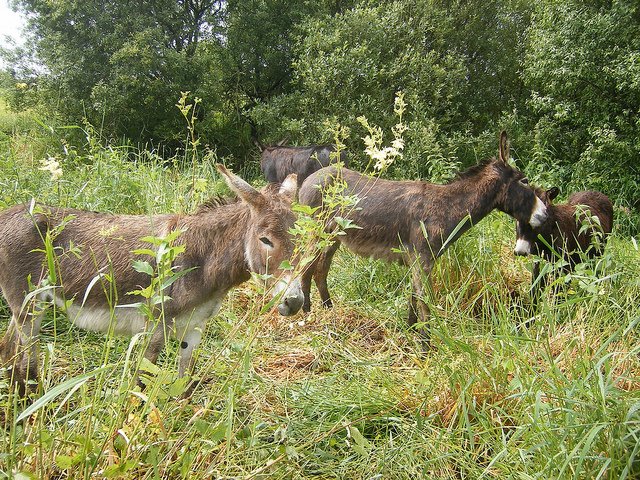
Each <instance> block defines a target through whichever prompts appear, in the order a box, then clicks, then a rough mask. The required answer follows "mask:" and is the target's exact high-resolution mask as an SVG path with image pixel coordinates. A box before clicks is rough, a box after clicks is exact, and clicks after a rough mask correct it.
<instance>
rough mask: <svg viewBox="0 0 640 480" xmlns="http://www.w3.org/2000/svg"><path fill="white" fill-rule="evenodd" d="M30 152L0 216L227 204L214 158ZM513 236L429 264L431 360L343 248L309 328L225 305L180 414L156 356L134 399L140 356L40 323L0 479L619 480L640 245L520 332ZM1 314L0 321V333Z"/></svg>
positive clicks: (633, 467)
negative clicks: (54, 170) (33, 379)
mask: <svg viewBox="0 0 640 480" xmlns="http://www.w3.org/2000/svg"><path fill="white" fill-rule="evenodd" d="M41 138H42V137H41V136H40V137H37V138H35V139H33V141H29V139H28V138H26V137H24V136H22V135H21V134H20V133H14V134H12V135H10V136H7V137H6V138H5V139H4V140H2V142H1V150H0V204H1V205H0V206H2V207H4V206H6V205H10V204H13V203H17V202H22V201H29V199H30V198H33V197H35V198H37V199H38V200H39V201H44V202H48V203H53V204H56V205H64V206H73V207H80V208H87V209H92V210H101V211H112V212H127V213H152V212H160V211H190V210H192V209H193V208H194V207H195V205H197V204H198V203H199V202H200V201H202V200H203V199H205V198H206V197H208V196H209V195H211V194H212V193H218V192H222V191H224V190H223V188H224V187H223V186H222V185H223V184H222V182H221V181H219V179H218V178H217V176H216V174H215V173H214V169H213V168H212V162H211V161H210V160H211V159H209V161H205V162H203V163H201V164H199V165H198V166H197V167H196V168H197V170H196V171H195V172H193V171H191V170H190V161H184V159H182V158H179V159H174V160H175V161H169V162H165V161H161V159H159V158H157V157H156V156H154V155H153V154H150V153H148V152H144V151H138V150H135V149H131V148H124V147H122V148H118V147H113V148H103V147H100V146H98V145H93V146H91V147H90V148H89V149H88V151H87V152H83V153H78V152H75V153H71V154H68V155H64V154H62V153H60V152H61V147H60V144H57V145H56V143H55V142H50V141H47V142H43V143H42V144H41V145H38V146H37V149H36V148H35V147H34V145H36V143H37V142H38V141H39V140H38V139H41ZM36 151H40V152H41V155H36V154H35V153H34V152H36ZM52 152H53V153H57V157H58V159H59V160H60V161H61V166H62V169H63V176H62V178H61V179H60V180H59V181H56V182H52V181H51V179H50V175H49V173H48V172H45V171H41V170H38V168H39V167H40V160H41V158H42V157H43V156H45V155H49V154H51V153H52ZM194 179H196V180H197V181H196V185H197V188H196V189H195V190H194V189H193V186H194ZM513 237H514V225H513V222H512V221H511V220H510V219H509V218H508V217H507V216H505V215H504V214H498V213H495V214H492V215H491V216H490V217H489V218H487V219H485V220H484V221H483V222H482V223H481V224H480V225H479V226H477V227H476V228H474V229H472V230H471V231H470V232H469V233H467V234H466V235H465V236H464V237H463V238H461V239H460V240H459V241H458V242H457V243H456V244H455V245H454V246H453V247H452V248H451V249H450V250H449V251H448V252H447V253H446V254H445V255H444V256H443V258H441V259H440V261H439V263H438V266H437V267H436V269H435V271H434V274H433V279H434V288H433V290H434V293H433V298H432V299H431V300H430V305H431V310H432V313H433V315H432V317H433V318H432V320H431V328H432V334H433V337H434V341H433V348H432V349H431V350H430V351H428V352H423V351H422V348H421V346H420V343H419V342H418V339H417V338H416V336H415V334H414V333H413V332H411V331H409V330H408V329H407V328H406V327H405V323H404V318H405V316H406V314H407V298H408V294H409V289H408V288H409V287H408V275H407V272H406V270H405V269H404V268H403V267H400V266H395V265H387V264H384V263H380V262H372V261H369V260H366V259H361V258H358V257H355V256H354V255H352V254H350V253H348V252H346V251H342V250H341V251H339V253H338V254H337V257H336V260H335V262H334V266H333V269H332V272H331V275H330V288H331V289H332V292H333V295H334V304H335V308H333V309H332V310H322V309H320V308H319V307H318V298H317V294H316V292H315V291H314V292H313V294H314V307H315V309H314V310H313V311H312V313H311V314H309V315H306V316H305V315H302V314H300V315H298V316H296V317H293V318H283V317H279V316H278V315H277V314H276V313H274V312H268V313H266V314H260V311H261V307H262V305H263V304H264V298H263V294H262V293H261V292H260V290H259V289H258V288H256V286H255V285H253V284H251V283H247V284H245V285H243V286H241V287H239V288H238V289H236V290H235V291H234V292H233V293H232V294H231V295H229V297H228V298H227V300H226V301H225V304H224V307H223V310H222V311H221V313H220V315H219V316H218V317H216V318H214V319H212V320H211V321H210V323H209V326H208V329H207V332H206V335H205V338H204V340H203V344H202V346H201V348H200V350H199V355H198V362H197V367H196V374H197V375H198V376H199V377H201V378H202V379H203V383H202V385H201V386H200V387H199V388H198V389H197V390H196V391H195V394H194V396H193V397H192V398H191V399H190V400H179V399H176V398H175V397H174V396H172V393H175V392H176V391H179V388H178V387H176V386H175V383H173V382H174V380H175V374H176V372H177V365H176V357H177V356H176V350H177V349H176V345H175V344H174V343H171V344H170V345H168V348H167V350H166V352H165V354H163V355H162V357H161V359H160V362H159V367H160V368H159V369H158V375H157V377H156V378H155V380H150V386H149V387H148V388H147V389H146V390H145V391H144V392H140V391H139V390H138V389H137V388H134V375H133V369H134V368H135V365H137V364H138V363H139V362H140V357H141V350H142V349H141V341H142V340H140V339H139V341H138V342H131V341H130V340H129V339H126V338H107V337H105V336H104V335H102V334H94V333H89V332H85V331H81V330H78V329H76V328H73V327H70V326H69V324H68V322H67V321H66V320H65V319H64V318H62V317H60V318H54V317H48V318H47V320H46V321H45V323H44V325H43V331H42V336H41V342H40V344H41V364H40V374H41V379H42V389H41V397H40V398H41V400H40V402H41V404H36V403H34V404H32V407H31V408H32V409H34V410H35V411H33V413H31V414H30V415H28V416H27V417H26V418H24V419H20V420H18V419H19V416H20V415H21V412H24V406H23V405H20V404H19V400H18V399H17V398H16V397H15V396H13V395H12V394H11V393H10V392H9V389H8V385H7V383H6V381H5V380H0V419H2V420H3V421H4V424H5V428H4V430H1V433H0V476H1V475H4V476H8V477H11V476H18V475H22V478H87V479H88V478H102V477H112V478H113V477H120V478H151V479H153V478H228V479H230V478H234V479H235V478H291V479H293V478H322V479H332V478H335V479H341V478H349V479H377V478H380V479H396V478H397V479H413V478H438V479H458V478H474V479H475V478H518V479H534V478H540V479H548V478H585V479H591V478H598V477H599V478H637V477H638V476H639V475H640V455H639V452H638V450H639V449H640V446H639V445H640V441H639V439H638V436H639V435H640V375H639V373H640V360H639V358H640V357H639V354H640V344H639V342H638V338H639V335H638V332H639V326H638V323H639V322H640V307H639V306H638V298H639V297H640V281H639V280H638V279H639V278H640V252H639V251H638V248H637V246H636V245H635V244H634V243H633V242H632V240H631V238H629V237H626V238H625V237H623V236H622V235H619V234H616V235H614V236H613V237H612V238H611V241H610V243H609V246H608V248H607V254H606V256H605V260H606V261H604V262H603V263H604V264H605V265H604V267H603V271H601V272H600V273H599V274H598V276H595V275H592V274H589V272H586V273H585V274H584V278H582V279H579V278H578V279H574V280H573V281H572V282H571V283H570V285H569V286H568V287H566V288H564V289H562V290H561V292H560V293H559V294H558V295H557V296H552V295H549V294H548V295H545V296H544V297H543V299H542V302H541V305H540V309H539V311H538V313H537V314H536V316H535V322H534V323H533V324H532V325H531V326H529V327H528V328H526V327H525V326H524V325H525V324H526V323H527V322H528V321H529V320H530V318H531V316H532V312H531V309H530V298H529V294H528V288H529V281H530V280H529V277H530V274H529V272H528V270H527V269H528V268H529V264H530V260H522V259H516V258H514V257H513V255H512V253H511V249H512V246H513ZM605 277H608V279H607V280H605V281H601V282H600V281H598V280H599V279H601V278H605ZM8 315H9V312H8V311H7V309H6V307H4V305H2V310H1V311H0V330H2V331H4V329H5V328H6V323H7V320H8ZM82 375H89V376H88V377H86V378H85V377H82ZM65 382H67V383H65ZM56 389H58V390H56ZM37 407H39V408H37Z"/></svg>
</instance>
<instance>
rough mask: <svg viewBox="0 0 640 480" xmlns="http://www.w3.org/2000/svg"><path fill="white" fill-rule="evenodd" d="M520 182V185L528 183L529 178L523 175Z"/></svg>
mask: <svg viewBox="0 0 640 480" xmlns="http://www.w3.org/2000/svg"><path fill="white" fill-rule="evenodd" d="M520 183H521V184H522V185H529V179H528V178H527V177H524V178H523V179H521V180H520Z"/></svg>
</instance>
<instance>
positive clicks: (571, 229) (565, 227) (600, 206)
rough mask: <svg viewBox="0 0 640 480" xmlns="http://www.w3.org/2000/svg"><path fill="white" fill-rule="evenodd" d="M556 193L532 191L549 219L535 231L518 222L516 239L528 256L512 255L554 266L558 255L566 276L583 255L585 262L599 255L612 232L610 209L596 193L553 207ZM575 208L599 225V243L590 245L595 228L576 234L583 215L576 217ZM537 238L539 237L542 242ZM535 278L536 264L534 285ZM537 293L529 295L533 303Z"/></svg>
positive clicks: (582, 194) (605, 199)
mask: <svg viewBox="0 0 640 480" xmlns="http://www.w3.org/2000/svg"><path fill="white" fill-rule="evenodd" d="M558 193H559V190H558V189H557V188H555V187H554V188H551V189H549V190H546V191H545V190H542V189H536V195H537V196H538V197H539V198H540V199H541V200H542V201H543V202H544V203H545V205H546V206H547V211H548V212H549V218H548V219H547V221H546V222H544V224H543V225H542V226H540V227H538V228H533V227H531V226H530V225H526V224H522V223H520V222H517V223H516V236H517V239H518V240H526V241H527V242H529V244H530V251H529V252H524V251H518V250H517V249H516V254H517V255H525V254H527V253H532V254H535V255H538V256H541V257H543V258H545V259H546V260H547V261H551V262H555V261H556V260H557V259H558V255H559V256H560V258H562V259H564V260H565V261H566V262H567V264H566V266H565V267H564V271H565V272H570V271H573V269H574V267H575V265H576V264H578V263H580V262H581V261H582V259H583V258H584V256H585V255H586V256H587V257H589V258H595V257H598V256H601V255H602V253H603V249H604V246H605V243H606V241H607V236H608V234H610V233H611V230H612V228H613V205H612V203H611V200H610V199H609V197H607V196H606V195H604V194H603V193H601V192H597V191H583V192H576V193H574V194H572V195H571V196H570V197H569V199H568V200H567V203H561V204H553V203H552V202H553V200H554V199H555V197H556V196H557V195H558ZM578 208H582V209H583V210H588V211H589V215H590V216H595V217H597V218H598V220H599V221H600V227H601V233H602V234H603V237H602V238H601V241H600V242H596V243H595V244H594V243H593V239H594V236H595V235H596V232H597V230H600V228H599V227H596V226H595V225H593V226H590V227H589V228H587V229H586V230H585V231H583V232H582V233H580V228H581V226H582V223H583V222H584V221H585V215H584V214H580V215H578V216H577V217H576V212H577V209H578ZM586 221H589V220H586ZM539 237H542V238H543V239H544V241H542V240H541V239H540V238H539ZM545 242H546V243H545ZM547 244H548V245H549V246H551V248H549V246H547ZM539 275H540V263H539V262H537V261H536V263H535V264H534V269H533V281H534V282H535V280H536V279H537V278H538V277H539ZM540 283H541V286H544V284H545V283H546V280H545V279H540ZM537 291H538V289H535V290H534V291H533V295H534V301H535V300H536V299H537Z"/></svg>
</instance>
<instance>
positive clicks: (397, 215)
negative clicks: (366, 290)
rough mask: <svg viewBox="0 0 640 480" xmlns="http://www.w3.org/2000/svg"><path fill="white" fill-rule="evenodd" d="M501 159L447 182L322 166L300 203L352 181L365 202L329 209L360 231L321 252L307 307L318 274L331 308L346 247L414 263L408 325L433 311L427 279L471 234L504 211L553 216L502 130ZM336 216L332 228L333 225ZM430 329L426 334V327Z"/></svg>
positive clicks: (533, 220) (317, 202)
mask: <svg viewBox="0 0 640 480" xmlns="http://www.w3.org/2000/svg"><path fill="white" fill-rule="evenodd" d="M499 152H500V154H499V157H498V158H492V159H489V160H486V161H484V162H483V163H481V164H479V165H476V166H474V167H471V168H470V169H468V170H467V171H466V172H463V173H461V174H460V175H459V177H458V178H457V179H455V180H454V181H452V182H451V183H449V184H446V185H436V184H433V183H427V182H421V181H393V180H383V179H380V178H374V177H369V176H365V175H361V174H360V173H357V172H354V171H351V170H348V169H346V168H342V169H339V168H336V167H327V168H323V169H321V170H318V171H317V172H315V173H314V174H312V175H311V176H309V177H308V178H307V180H306V181H305V182H304V183H303V185H302V186H301V187H300V203H304V204H307V205H311V206H313V207H317V206H321V205H323V190H325V189H326V188H327V187H328V186H330V185H332V184H334V183H335V182H342V183H343V184H344V186H345V188H344V192H343V193H344V195H355V196H357V198H358V203H357V205H356V207H355V208H352V209H350V210H349V211H347V212H329V215H330V218H331V215H340V216H343V217H346V218H347V219H348V220H350V221H352V222H353V223H354V224H355V225H357V226H358V227H359V228H353V229H348V230H346V231H345V232H344V233H345V234H344V235H340V236H337V237H336V242H335V243H334V244H333V245H332V246H330V247H329V248H328V249H327V250H325V251H324V252H321V253H320V255H319V256H318V258H317V259H316V260H315V262H314V263H313V264H311V266H310V267H309V268H308V269H307V270H306V271H305V272H304V273H303V277H302V290H303V291H304V294H305V303H304V305H303V310H305V311H309V310H310V309H311V300H310V290H311V279H312V278H314V279H315V282H316V285H317V287H318V291H319V293H320V297H321V299H322V303H323V305H324V306H326V307H330V306H331V298H330V296H329V290H328V289H327V275H328V273H329V267H330V266H331V259H332V258H333V255H334V253H335V252H336V250H337V249H338V246H339V245H340V244H342V245H344V246H346V247H347V248H348V249H349V250H351V251H353V252H355V253H357V254H359V255H362V256H365V257H374V258H379V259H383V260H386V261H397V262H399V263H402V264H404V265H409V266H411V267H412V286H413V294H412V296H411V301H410V308H409V320H408V321H409V325H414V324H415V323H416V322H417V321H418V319H419V320H420V321H421V322H426V320H427V319H428V315H429V310H428V307H427V305H426V304H425V303H424V300H423V299H424V293H425V291H426V288H425V287H426V286H425V285H424V284H423V277H426V278H428V277H429V274H430V272H431V269H432V268H433V265H434V262H435V260H436V258H438V257H439V256H440V255H441V254H442V253H443V251H444V249H445V248H446V247H447V246H448V245H450V244H451V243H453V242H454V241H455V240H456V239H457V238H458V237H460V236H461V235H462V234H463V233H464V232H465V231H467V230H468V229H469V228H471V227H472V226H473V225H475V224H476V223H478V222H479V221H480V220H482V219H483V218H484V217H485V216H487V215H488V214H489V213H490V212H491V211H492V210H493V209H496V208H497V209H498V210H501V211H503V212H505V213H507V214H509V215H511V216H512V217H515V218H516V219H517V220H519V221H521V222H524V223H528V224H530V225H532V226H533V227H538V226H540V225H541V224H542V223H543V222H544V221H545V220H546V218H547V209H546V207H545V205H544V204H543V203H542V201H541V200H540V199H539V198H538V197H536V195H535V194H534V192H533V190H532V189H531V188H530V187H529V185H528V181H527V179H526V177H525V176H524V174H523V173H522V172H520V171H519V170H516V169H515V168H513V167H511V166H509V164H508V163H507V161H508V159H509V147H508V144H507V134H506V133H505V132H502V133H501V135H500V149H499ZM334 227H335V225H334V222H333V221H331V220H330V221H329V224H328V225H327V229H328V230H329V231H331V230H333V228H334ZM423 333H424V334H427V332H426V331H423Z"/></svg>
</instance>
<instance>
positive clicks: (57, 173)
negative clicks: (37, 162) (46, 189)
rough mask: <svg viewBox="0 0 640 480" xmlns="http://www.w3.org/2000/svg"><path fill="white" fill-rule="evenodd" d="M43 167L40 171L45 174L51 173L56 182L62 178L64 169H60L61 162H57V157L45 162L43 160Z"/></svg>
mask: <svg viewBox="0 0 640 480" xmlns="http://www.w3.org/2000/svg"><path fill="white" fill-rule="evenodd" d="M41 165H42V166H41V167H40V168H39V170H43V171H45V172H49V173H50V174H51V180H52V181H54V182H55V181H56V180H60V179H61V178H62V167H60V162H58V160H56V158H55V157H51V156H50V157H49V158H47V159H45V160H42V162H41Z"/></svg>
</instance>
